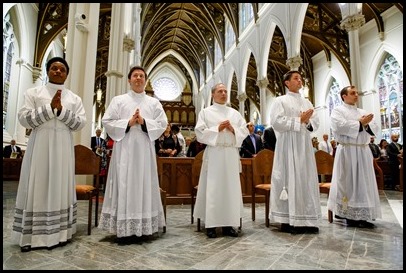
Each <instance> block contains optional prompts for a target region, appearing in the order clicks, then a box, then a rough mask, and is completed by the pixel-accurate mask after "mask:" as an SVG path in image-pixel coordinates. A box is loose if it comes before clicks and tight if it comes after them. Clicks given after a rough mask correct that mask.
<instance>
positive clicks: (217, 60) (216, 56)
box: [214, 40, 222, 66]
mask: <svg viewBox="0 0 406 273" xmlns="http://www.w3.org/2000/svg"><path fill="white" fill-rule="evenodd" d="M221 60H222V54H221V49H220V44H219V43H218V42H217V40H215V41H214V64H215V66H217V65H219V64H220V62H221Z"/></svg>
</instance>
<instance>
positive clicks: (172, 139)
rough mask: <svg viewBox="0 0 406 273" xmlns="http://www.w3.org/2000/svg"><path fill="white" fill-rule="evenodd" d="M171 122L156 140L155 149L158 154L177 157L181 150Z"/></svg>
mask: <svg viewBox="0 0 406 273" xmlns="http://www.w3.org/2000/svg"><path fill="white" fill-rule="evenodd" d="M171 127H172V126H171V124H170V123H168V125H167V126H166V129H165V131H164V132H163V133H162V135H161V136H160V137H159V138H158V139H157V140H155V151H156V154H157V155H158V156H162V157H176V156H177V155H178V154H179V152H180V151H181V149H182V148H181V146H180V143H179V140H178V137H177V135H175V134H174V133H173V132H172V129H171Z"/></svg>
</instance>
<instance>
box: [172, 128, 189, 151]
mask: <svg viewBox="0 0 406 273" xmlns="http://www.w3.org/2000/svg"><path fill="white" fill-rule="evenodd" d="M171 130H172V134H174V135H175V136H176V137H177V138H178V142H179V145H180V150H179V152H178V154H177V155H176V156H177V157H185V156H186V152H187V151H186V140H185V137H184V136H183V135H182V132H181V131H180V128H179V126H178V125H176V124H174V125H172V126H171Z"/></svg>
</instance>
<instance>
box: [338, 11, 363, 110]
mask: <svg viewBox="0 0 406 273" xmlns="http://www.w3.org/2000/svg"><path fill="white" fill-rule="evenodd" d="M364 24H365V18H364V15H362V14H355V15H352V16H347V17H346V18H344V19H343V20H342V21H341V24H340V26H341V28H342V29H345V30H346V31H347V32H348V40H349V47H350V69H351V80H350V82H351V84H352V85H354V86H356V87H357V88H358V90H359V91H362V90H361V88H362V86H361V58H360V55H361V54H360V47H359V31H358V30H359V29H360V28H361V26H363V25H364ZM361 104H362V100H359V101H358V106H359V107H361V106H362V105H361Z"/></svg>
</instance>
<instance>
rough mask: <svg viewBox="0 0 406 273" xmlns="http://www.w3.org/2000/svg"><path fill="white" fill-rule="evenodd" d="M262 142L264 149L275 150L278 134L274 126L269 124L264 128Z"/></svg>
mask: <svg viewBox="0 0 406 273" xmlns="http://www.w3.org/2000/svg"><path fill="white" fill-rule="evenodd" d="M262 143H263V146H264V149H269V150H271V151H275V145H276V135H275V131H274V129H273V127H272V126H269V127H267V128H266V129H265V130H264V135H263V136H262Z"/></svg>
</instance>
